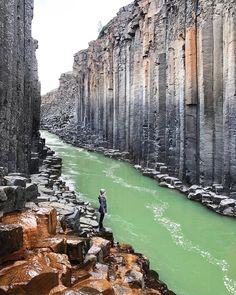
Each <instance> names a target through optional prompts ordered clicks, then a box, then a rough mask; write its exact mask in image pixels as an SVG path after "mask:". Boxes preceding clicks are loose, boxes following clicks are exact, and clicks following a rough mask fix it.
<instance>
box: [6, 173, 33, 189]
mask: <svg viewBox="0 0 236 295" xmlns="http://www.w3.org/2000/svg"><path fill="white" fill-rule="evenodd" d="M4 179H5V180H6V183H7V185H8V186H21V187H26V183H27V182H28V181H29V180H28V178H25V177H22V176H9V175H8V176H5V177H4Z"/></svg>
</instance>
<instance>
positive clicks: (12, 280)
mask: <svg viewBox="0 0 236 295" xmlns="http://www.w3.org/2000/svg"><path fill="white" fill-rule="evenodd" d="M70 281H71V265H70V262H69V261H68V258H67V256H66V255H61V254H55V253H39V254H37V255H36V254H35V253H32V255H29V257H28V258H27V260H25V261H17V262H14V263H12V264H9V265H8V266H5V267H4V266H3V267H2V268H0V294H1V293H2V294H11V295H21V294H24V295H46V294H49V292H50V290H51V289H53V288H54V287H56V286H58V285H59V284H60V283H63V284H64V285H67V286H70Z"/></svg>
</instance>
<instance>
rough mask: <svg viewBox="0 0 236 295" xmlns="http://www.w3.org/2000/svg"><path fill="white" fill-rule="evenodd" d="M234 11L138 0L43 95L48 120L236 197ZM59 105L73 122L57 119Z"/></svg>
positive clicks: (217, 5)
mask: <svg viewBox="0 0 236 295" xmlns="http://www.w3.org/2000/svg"><path fill="white" fill-rule="evenodd" d="M235 9H236V8H235V1H234V0H229V1H226V0H215V1H206V0H199V1H195V0H183V1H176V0H173V1H162V0H135V1H134V3H133V4H130V5H128V6H126V7H124V8H122V9H121V10H120V11H119V13H118V14H117V16H116V17H115V18H114V19H113V20H111V22H109V24H108V25H107V26H106V27H104V28H103V30H102V31H101V33H100V36H99V38H98V39H97V40H96V41H93V42H91V43H90V44H89V48H88V49H87V50H83V51H80V52H78V53H77V54H75V57H74V66H73V73H72V74H71V73H70V81H67V82H66V83H65V82H64V81H62V80H61V86H60V88H59V90H58V91H54V92H53V96H54V97H53V99H51V98H50V99H49V98H48V96H50V97H51V95H50V94H49V95H48V96H45V97H44V98H43V103H44V106H43V108H45V109H44V110H43V117H42V118H43V120H42V124H43V126H45V127H47V128H50V129H51V130H52V131H54V132H57V133H58V134H60V135H62V136H63V137H64V138H65V139H67V140H69V141H71V142H74V143H76V144H78V145H79V144H80V145H81V144H82V145H83V144H84V143H89V144H95V145H100V146H104V147H106V148H107V147H108V148H115V149H119V150H120V151H127V152H129V154H130V156H131V159H132V160H133V161H134V162H135V163H136V164H140V165H142V166H145V167H149V168H156V164H157V163H162V166H163V167H165V172H167V171H168V174H169V175H171V176H172V177H177V178H179V179H180V180H182V181H184V182H185V183H186V184H200V185H202V186H212V185H218V186H223V190H224V193H227V194H228V195H230V196H231V197H233V198H235V193H236V172H235V171H236V156H235V151H236V146H235V145H236V143H235V130H236V126H235V125H236V119H235V116H234V114H235V107H236V104H235V89H236V84H235V81H236V41H235V35H236V16H235V15H236V14H235ZM70 84H71V85H70ZM68 86H69V89H67V87H68ZM62 88H63V89H64V92H62V91H61V89H62ZM50 100H51V101H50ZM67 103H69V104H70V105H71V106H72V108H73V110H70V112H67V110H68V107H66V108H64V106H65V105H66V104H67ZM52 105H55V106H56V107H55V108H56V114H57V116H59V112H62V114H63V116H61V118H62V117H66V118H67V119H65V120H64V119H63V122H62V121H60V120H56V122H55V119H51V118H50V117H49V114H51V113H50V112H48V113H47V109H48V108H49V106H50V107H52ZM72 115H74V117H73V118H72V117H70V116H72ZM54 118H56V117H55V116H54ZM75 122H76V124H75ZM66 126H68V129H66V128H65V127H66Z"/></svg>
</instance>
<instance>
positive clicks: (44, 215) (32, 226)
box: [1, 208, 57, 249]
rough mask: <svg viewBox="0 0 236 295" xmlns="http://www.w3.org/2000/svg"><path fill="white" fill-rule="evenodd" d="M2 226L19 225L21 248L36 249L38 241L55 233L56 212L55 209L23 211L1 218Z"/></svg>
mask: <svg viewBox="0 0 236 295" xmlns="http://www.w3.org/2000/svg"><path fill="white" fill-rule="evenodd" d="M1 221H2V223H3V224H11V223H13V224H19V225H21V226H22V228H23V233H24V243H23V247H24V248H27V249H31V248H34V247H38V243H39V241H42V240H43V239H45V238H47V237H49V236H50V234H54V233H56V225H57V212H56V210H55V209H46V208H40V209H38V210H36V211H31V210H24V211H23V212H13V213H10V214H8V215H6V216H3V217H2V220H1Z"/></svg>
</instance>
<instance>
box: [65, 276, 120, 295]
mask: <svg viewBox="0 0 236 295" xmlns="http://www.w3.org/2000/svg"><path fill="white" fill-rule="evenodd" d="M72 290H74V291H80V294H81V295H114V289H113V288H112V285H111V283H110V282H108V281H107V280H104V279H102V280H96V279H87V280H85V281H82V282H80V283H78V284H76V285H75V286H73V288H72ZM64 294H66V293H64Z"/></svg>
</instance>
